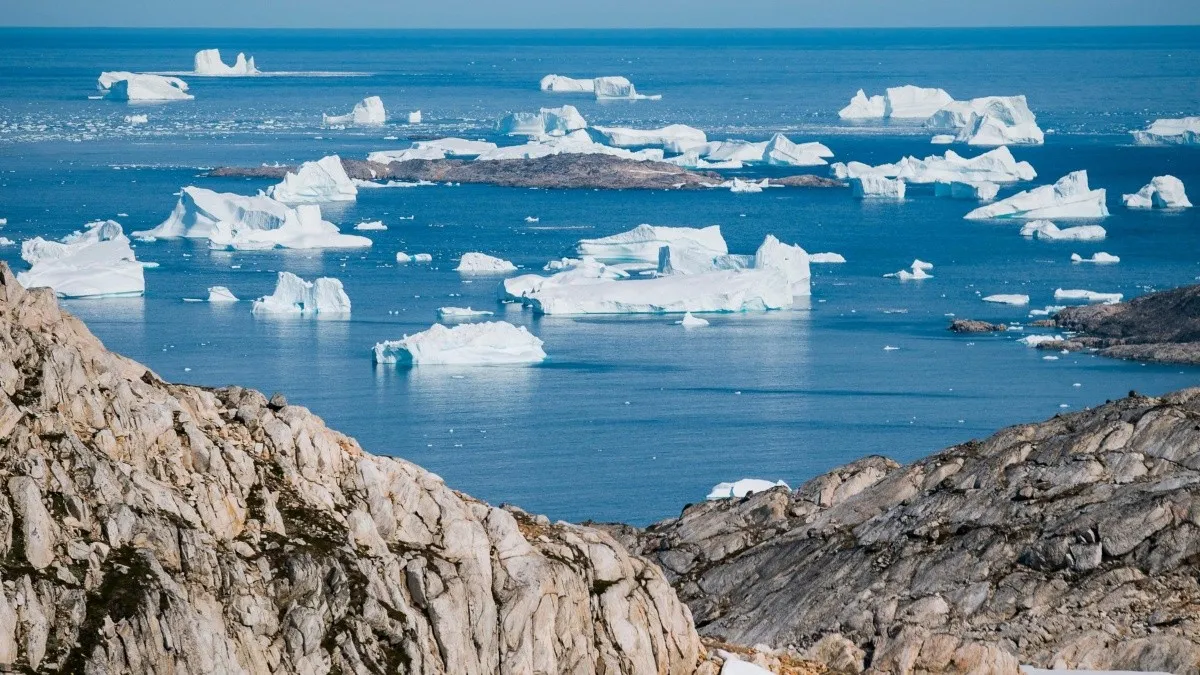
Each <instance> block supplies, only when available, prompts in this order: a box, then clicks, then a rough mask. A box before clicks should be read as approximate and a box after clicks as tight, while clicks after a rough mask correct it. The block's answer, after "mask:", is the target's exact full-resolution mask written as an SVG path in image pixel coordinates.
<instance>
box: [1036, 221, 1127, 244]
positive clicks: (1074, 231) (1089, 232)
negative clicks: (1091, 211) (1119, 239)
mask: <svg viewBox="0 0 1200 675" xmlns="http://www.w3.org/2000/svg"><path fill="white" fill-rule="evenodd" d="M1021 236H1022V237H1034V238H1037V239H1046V240H1049V241H1100V240H1101V239H1104V238H1105V237H1107V236H1108V232H1107V231H1105V229H1104V228H1103V227H1101V226H1099V225H1077V226H1075V227H1065V228H1059V226H1057V225H1055V224H1054V223H1053V222H1052V221H1049V220H1031V221H1029V222H1028V223H1025V224H1024V225H1022V226H1021Z"/></svg>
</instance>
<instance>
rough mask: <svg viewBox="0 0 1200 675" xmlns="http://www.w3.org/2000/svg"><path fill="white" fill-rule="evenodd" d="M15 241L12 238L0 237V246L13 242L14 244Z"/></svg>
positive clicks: (10, 244) (9, 244)
mask: <svg viewBox="0 0 1200 675" xmlns="http://www.w3.org/2000/svg"><path fill="white" fill-rule="evenodd" d="M16 243H17V242H15V241H13V240H12V239H9V238H8V237H0V246H12V245H13V244H16Z"/></svg>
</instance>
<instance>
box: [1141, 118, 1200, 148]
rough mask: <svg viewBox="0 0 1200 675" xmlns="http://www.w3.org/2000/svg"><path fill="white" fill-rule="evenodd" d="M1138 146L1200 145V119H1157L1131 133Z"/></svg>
mask: <svg viewBox="0 0 1200 675" xmlns="http://www.w3.org/2000/svg"><path fill="white" fill-rule="evenodd" d="M1130 133H1131V134H1133V142H1134V143H1137V144H1138V145H1197V144H1200V117H1178V118H1168V119H1157V120H1154V122H1152V123H1151V124H1150V126H1148V127H1146V128H1145V129H1142V130H1140V131H1131V132H1130Z"/></svg>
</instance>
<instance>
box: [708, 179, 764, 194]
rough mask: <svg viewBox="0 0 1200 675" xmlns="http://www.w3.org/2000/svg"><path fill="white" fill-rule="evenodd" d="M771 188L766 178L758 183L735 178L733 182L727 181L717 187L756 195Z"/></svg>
mask: <svg viewBox="0 0 1200 675" xmlns="http://www.w3.org/2000/svg"><path fill="white" fill-rule="evenodd" d="M770 186H771V184H770V181H769V180H767V179H766V178H764V179H762V180H760V181H758V182H757V183H756V182H754V181H749V180H742V179H741V178H734V179H732V180H727V181H725V182H723V183H721V184H720V185H719V186H717V187H723V188H729V191H730V192H740V193H746V194H754V193H758V192H762V191H763V190H765V189H767V188H768V187H770Z"/></svg>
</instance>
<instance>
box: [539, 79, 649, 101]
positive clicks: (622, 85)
mask: <svg viewBox="0 0 1200 675" xmlns="http://www.w3.org/2000/svg"><path fill="white" fill-rule="evenodd" d="M540 86H541V89H542V91H547V92H552V93H556V94H593V95H594V96H595V97H596V99H597V100H604V99H625V100H630V101H638V100H652V101H657V100H658V99H660V98H662V96H661V95H646V94H639V93H638V91H637V87H635V86H633V83H632V82H630V81H629V78H627V77H624V76H621V75H608V76H604V77H593V78H588V79H576V78H573V77H566V76H564V75H547V76H545V77H543V78H542V81H541V85H540Z"/></svg>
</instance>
